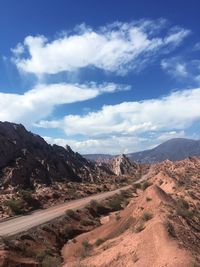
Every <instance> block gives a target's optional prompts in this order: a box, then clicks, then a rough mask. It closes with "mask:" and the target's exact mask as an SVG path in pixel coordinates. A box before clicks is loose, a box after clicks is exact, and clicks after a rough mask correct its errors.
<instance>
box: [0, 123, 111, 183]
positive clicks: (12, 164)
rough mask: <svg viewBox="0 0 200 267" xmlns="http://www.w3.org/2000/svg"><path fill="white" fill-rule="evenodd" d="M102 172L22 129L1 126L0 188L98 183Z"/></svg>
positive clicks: (79, 156)
mask: <svg viewBox="0 0 200 267" xmlns="http://www.w3.org/2000/svg"><path fill="white" fill-rule="evenodd" d="M111 174H113V173H111V171H109V170H105V169H104V170H103V169H101V168H99V167H97V166H96V165H95V163H92V162H90V161H88V160H87V159H85V158H83V157H82V156H81V155H80V154H78V153H75V152H73V151H72V150H71V148H70V147H69V146H66V148H63V147H60V146H57V145H53V146H51V145H49V144H47V143H46V142H45V141H44V139H43V138H41V137H40V136H38V135H35V134H32V133H31V132H28V131H27V130H26V129H25V128H24V126H23V125H18V124H14V123H9V122H0V185H1V186H3V187H4V188H6V187H7V186H8V185H12V186H21V187H24V188H34V187H35V185H36V184H45V185H50V184H52V182H55V181H66V180H67V181H78V182H85V181H87V182H94V181H95V182H97V181H99V180H100V179H101V177H103V176H104V175H111Z"/></svg>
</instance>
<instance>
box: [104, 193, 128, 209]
mask: <svg viewBox="0 0 200 267" xmlns="http://www.w3.org/2000/svg"><path fill="white" fill-rule="evenodd" d="M124 200H125V198H124V197H123V196H122V195H121V194H115V195H114V196H113V197H111V198H110V199H109V202H108V205H109V206H110V207H111V209H112V210H114V211H117V210H121V208H122V206H121V205H122V203H123V202H124Z"/></svg>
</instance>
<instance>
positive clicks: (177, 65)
mask: <svg viewBox="0 0 200 267" xmlns="http://www.w3.org/2000/svg"><path fill="white" fill-rule="evenodd" d="M161 67H162V69H163V70H164V71H165V72H166V73H168V74H169V75H170V76H172V77H173V78H174V79H176V80H179V81H184V82H186V81H188V82H190V83H191V82H193V83H196V84H199V81H200V80H199V77H200V60H196V59H193V60H185V59H183V58H181V57H173V58H168V59H163V60H162V61H161Z"/></svg>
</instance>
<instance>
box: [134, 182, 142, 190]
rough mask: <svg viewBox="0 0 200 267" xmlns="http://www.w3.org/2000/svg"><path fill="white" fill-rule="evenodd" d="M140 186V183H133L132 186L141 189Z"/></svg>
mask: <svg viewBox="0 0 200 267" xmlns="http://www.w3.org/2000/svg"><path fill="white" fill-rule="evenodd" d="M141 186H142V184H141V183H137V184H134V187H135V188H136V189H141Z"/></svg>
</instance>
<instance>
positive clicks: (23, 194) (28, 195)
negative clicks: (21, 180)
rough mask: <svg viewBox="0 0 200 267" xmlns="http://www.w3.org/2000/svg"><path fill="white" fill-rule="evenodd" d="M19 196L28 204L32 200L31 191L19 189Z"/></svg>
mask: <svg viewBox="0 0 200 267" xmlns="http://www.w3.org/2000/svg"><path fill="white" fill-rule="evenodd" d="M19 195H20V197H21V198H22V199H23V200H24V201H26V202H29V201H30V200H32V199H33V197H32V191H30V190H24V189H21V190H20V191H19Z"/></svg>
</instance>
